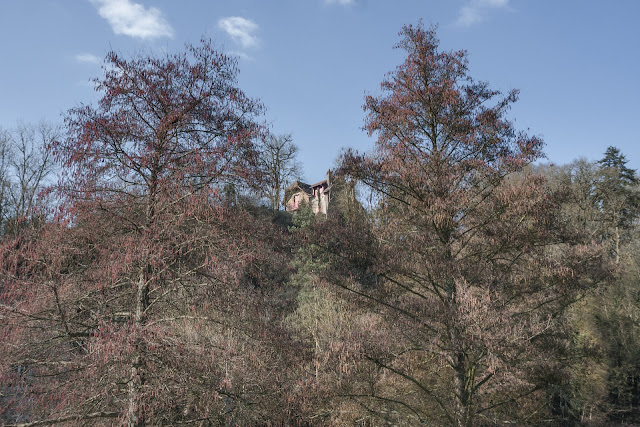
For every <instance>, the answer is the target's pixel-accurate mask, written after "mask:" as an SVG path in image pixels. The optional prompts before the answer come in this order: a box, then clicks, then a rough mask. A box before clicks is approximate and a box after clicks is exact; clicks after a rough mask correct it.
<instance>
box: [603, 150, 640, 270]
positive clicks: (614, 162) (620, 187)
mask: <svg viewBox="0 0 640 427" xmlns="http://www.w3.org/2000/svg"><path fill="white" fill-rule="evenodd" d="M627 162H628V161H627V159H626V158H625V156H624V154H622V152H621V151H620V150H619V149H618V148H616V147H608V148H607V150H606V151H605V153H604V157H603V158H602V159H601V160H600V161H598V165H599V175H600V176H599V179H598V181H597V183H596V185H595V194H594V203H595V205H596V206H597V208H598V209H599V211H600V222H601V233H602V237H603V238H604V239H606V240H608V241H610V242H611V248H612V253H613V256H614V258H615V261H616V264H618V263H620V247H621V243H622V240H624V238H625V237H626V236H627V235H628V233H627V232H628V231H629V230H630V228H631V227H632V225H633V224H634V221H635V220H636V219H637V218H638V216H640V189H639V188H638V184H639V182H640V181H639V180H638V178H637V176H636V171H635V170H633V169H630V168H628V167H627V166H626V165H627Z"/></svg>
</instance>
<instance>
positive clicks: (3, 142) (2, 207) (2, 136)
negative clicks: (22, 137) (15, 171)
mask: <svg viewBox="0 0 640 427" xmlns="http://www.w3.org/2000/svg"><path fill="white" fill-rule="evenodd" d="M10 141H11V135H10V133H9V131H6V130H4V129H0V227H1V226H2V225H3V224H4V222H5V221H6V219H7V214H8V212H7V211H8V200H7V193H8V191H7V190H8V187H9V174H8V157H9V151H10V150H9V144H10Z"/></svg>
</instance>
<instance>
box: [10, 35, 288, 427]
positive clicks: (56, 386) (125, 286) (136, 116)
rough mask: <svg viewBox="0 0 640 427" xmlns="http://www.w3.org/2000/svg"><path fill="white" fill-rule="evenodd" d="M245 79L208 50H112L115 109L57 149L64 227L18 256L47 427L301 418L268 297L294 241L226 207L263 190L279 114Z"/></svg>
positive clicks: (19, 352) (18, 330)
mask: <svg viewBox="0 0 640 427" xmlns="http://www.w3.org/2000/svg"><path fill="white" fill-rule="evenodd" d="M237 74H238V69H237V64H236V61H235V60H234V59H232V58H230V57H227V56H225V55H224V54H222V53H220V52H218V51H217V50H216V49H215V48H214V47H213V46H212V44H211V42H210V41H207V40H203V41H202V43H201V44H200V45H197V46H192V45H188V46H187V47H186V50H185V51H184V52H181V53H176V54H167V55H165V56H162V57H155V56H150V55H138V56H135V57H133V58H131V59H124V58H122V57H120V56H119V55H117V54H116V53H115V52H110V53H109V54H108V55H107V58H106V65H105V74H104V77H103V78H102V79H100V80H96V89H97V90H98V91H99V92H100V93H101V94H102V98H101V99H100V101H99V104H98V106H97V107H93V106H85V105H83V106H79V107H77V108H74V109H72V110H70V111H69V113H68V115H67V117H66V127H67V129H66V130H67V134H66V138H64V139H62V140H58V141H56V142H55V143H53V144H52V145H51V147H50V149H51V150H52V152H53V154H54V155H55V157H56V158H57V160H58V161H59V162H60V163H61V164H62V167H63V177H62V179H61V182H60V184H59V187H58V189H59V193H60V195H61V196H62V198H63V204H62V207H61V211H60V212H61V213H60V216H59V218H58V223H57V224H48V225H47V226H46V227H44V229H43V230H42V231H39V232H38V233H40V234H38V233H36V232H35V231H34V232H32V234H31V235H29V234H28V233H27V232H25V233H24V234H23V235H21V236H19V237H18V238H17V239H16V240H14V241H11V242H7V244H6V245H5V247H4V248H3V256H2V268H3V271H4V273H5V274H6V275H7V277H11V281H10V284H9V289H8V292H7V293H6V297H3V298H5V299H4V300H3V305H2V307H3V315H4V320H3V333H2V336H3V337H5V336H7V337H10V338H8V339H7V340H6V341H5V340H4V339H3V345H2V352H3V354H5V355H6V356H5V361H3V362H2V363H3V366H2V367H3V368H4V374H5V375H7V376H8V377H9V378H11V379H12V382H13V383H14V384H22V386H21V388H20V390H21V393H20V396H19V400H18V403H19V402H20V401H22V402H24V401H27V400H28V399H36V400H37V404H34V405H32V408H33V410H32V411H31V413H30V414H28V415H29V417H30V418H31V419H35V420H37V419H39V418H41V419H44V422H55V421H56V420H58V421H59V420H65V419H73V420H78V422H83V421H82V420H87V419H92V418H99V417H117V418H119V419H120V421H121V422H123V423H126V424H127V425H130V426H140V425H144V424H145V423H148V422H153V423H158V424H163V423H165V424H174V423H176V422H187V421H195V420H199V421H198V422H202V423H216V424H217V423H230V424H235V423H236V422H237V419H238V417H240V416H243V417H245V418H244V419H245V420H251V419H252V418H251V417H252V416H255V417H264V416H265V415H264V414H266V413H269V411H267V410H265V409H264V406H261V405H258V404H257V403H256V402H257V401H258V400H260V399H262V402H263V404H265V405H266V404H269V405H275V404H276V403H274V402H277V403H281V404H282V408H283V409H282V412H281V414H283V416H286V415H287V414H288V412H287V403H286V400H284V401H283V400H281V399H286V393H284V392H283V391H282V390H281V389H280V386H281V383H280V381H281V380H282V377H281V376H280V375H278V373H277V371H276V370H275V368H274V366H273V365H274V364H277V363H280V362H281V360H280V356H279V353H278V351H277V350H276V348H278V346H279V344H278V343H279V341H280V338H279V335H278V333H277V332H278V323H277V322H273V323H264V324H263V323H261V322H260V320H261V319H267V318H269V317H270V316H275V315H276V314H275V313H274V310H273V309H272V308H270V306H269V304H258V303H257V301H256V300H255V299H253V294H254V292H253V291H252V290H253V289H263V290H262V292H263V293H264V294H266V295H268V294H269V293H270V291H269V286H268V285H269V284H270V283H273V282H274V281H275V278H276V277H277V274H278V268H277V267H278V265H279V259H281V258H282V256H280V255H278V254H279V253H281V254H282V253H286V250H285V249H283V248H282V245H281V244H280V239H279V234H281V233H280V232H279V230H277V229H273V227H271V228H266V227H263V226H262V225H260V223H259V222H255V221H252V219H251V217H250V216H249V215H248V214H247V213H246V212H244V211H242V210H241V209H240V208H235V207H234V206H230V205H229V204H225V203H223V192H224V188H225V186H227V185H228V184H233V183H242V182H245V183H256V182H259V180H260V171H259V169H258V168H257V166H256V161H257V150H256V147H255V141H257V140H258V139H259V138H261V135H262V132H263V129H262V127H261V125H260V124H259V123H258V118H259V116H260V114H261V113H262V111H263V107H262V106H261V104H260V103H259V102H257V101H255V100H253V99H251V98H249V97H247V96H246V95H245V94H244V93H243V92H242V91H241V90H240V89H239V88H238V86H237ZM27 231H28V230H27ZM33 233H36V234H33ZM258 237H260V239H264V240H260V239H259V238H258ZM27 294H28V295H29V297H28V298H27V297H25V296H26V295H27ZM262 298H266V297H265V296H264V295H263V296H262ZM36 313H40V314H36ZM29 331H30V333H27V332H29ZM283 339H284V338H283ZM9 342H11V343H12V346H9ZM5 343H6V345H5ZM16 343H19V344H16ZM38 343H40V344H38ZM282 347H283V348H286V347H291V346H290V345H289V346H287V345H283V346H282ZM261 355H262V356H264V358H263V357H262V356H261ZM287 364H288V362H282V366H286V365H287ZM16 366H23V367H24V368H21V369H20V370H18V371H16V369H15V367H16ZM268 370H273V371H274V375H272V376H267V372H268ZM36 378H37V380H36ZM261 378H262V379H264V380H265V381H262V380H261ZM38 393H41V394H40V395H38ZM34 396H39V397H34ZM274 396H280V398H281V399H278V398H274ZM20 399H21V400H20ZM261 407H262V409H257V408H261ZM253 408H256V409H253ZM252 411H253V412H252ZM247 413H248V414H249V415H247ZM251 414H253V415H251ZM69 417H71V418H69ZM234 420H236V421H234ZM263 420H264V418H263ZM247 422H251V421H247ZM254 422H259V421H258V420H254Z"/></svg>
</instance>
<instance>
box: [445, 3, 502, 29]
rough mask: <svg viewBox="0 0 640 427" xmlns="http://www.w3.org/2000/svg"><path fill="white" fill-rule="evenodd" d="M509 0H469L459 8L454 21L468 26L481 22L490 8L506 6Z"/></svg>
mask: <svg viewBox="0 0 640 427" xmlns="http://www.w3.org/2000/svg"><path fill="white" fill-rule="evenodd" d="M508 5H509V0H470V1H469V2H467V3H466V4H465V5H464V6H462V7H461V8H460V14H459V15H458V20H457V21H456V22H457V24H458V25H461V26H463V27H469V26H471V25H473V24H477V23H478V22H482V21H483V20H484V19H485V17H486V16H487V13H488V12H489V10H490V9H501V8H506V7H507V6H508Z"/></svg>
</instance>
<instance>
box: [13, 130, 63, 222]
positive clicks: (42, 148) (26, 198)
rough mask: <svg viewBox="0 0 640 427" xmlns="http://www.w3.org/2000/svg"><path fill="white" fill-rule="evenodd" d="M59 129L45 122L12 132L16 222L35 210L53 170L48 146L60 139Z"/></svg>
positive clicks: (14, 212) (14, 214)
mask: <svg viewBox="0 0 640 427" xmlns="http://www.w3.org/2000/svg"><path fill="white" fill-rule="evenodd" d="M59 131H60V130H59V128H58V127H57V126H54V125H52V124H50V123H47V122H45V121H41V122H39V123H37V124H30V123H23V122H19V123H18V124H17V126H16V127H15V129H14V130H13V131H12V132H11V155H10V160H9V168H10V171H11V175H12V178H13V179H12V182H11V185H10V187H9V194H8V196H9V198H10V201H11V207H12V210H13V212H12V214H13V218H15V219H16V220H18V219H20V218H24V217H26V216H27V215H28V214H29V212H31V210H32V209H33V208H34V207H35V205H36V203H37V201H36V199H37V196H38V193H39V191H40V189H42V186H43V184H44V183H45V180H46V178H47V177H48V176H49V175H50V174H51V172H52V170H53V159H52V158H51V156H50V154H49V152H48V151H47V148H46V147H47V146H48V145H50V144H51V142H53V141H54V140H55V139H56V138H57V137H58V136H59Z"/></svg>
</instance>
